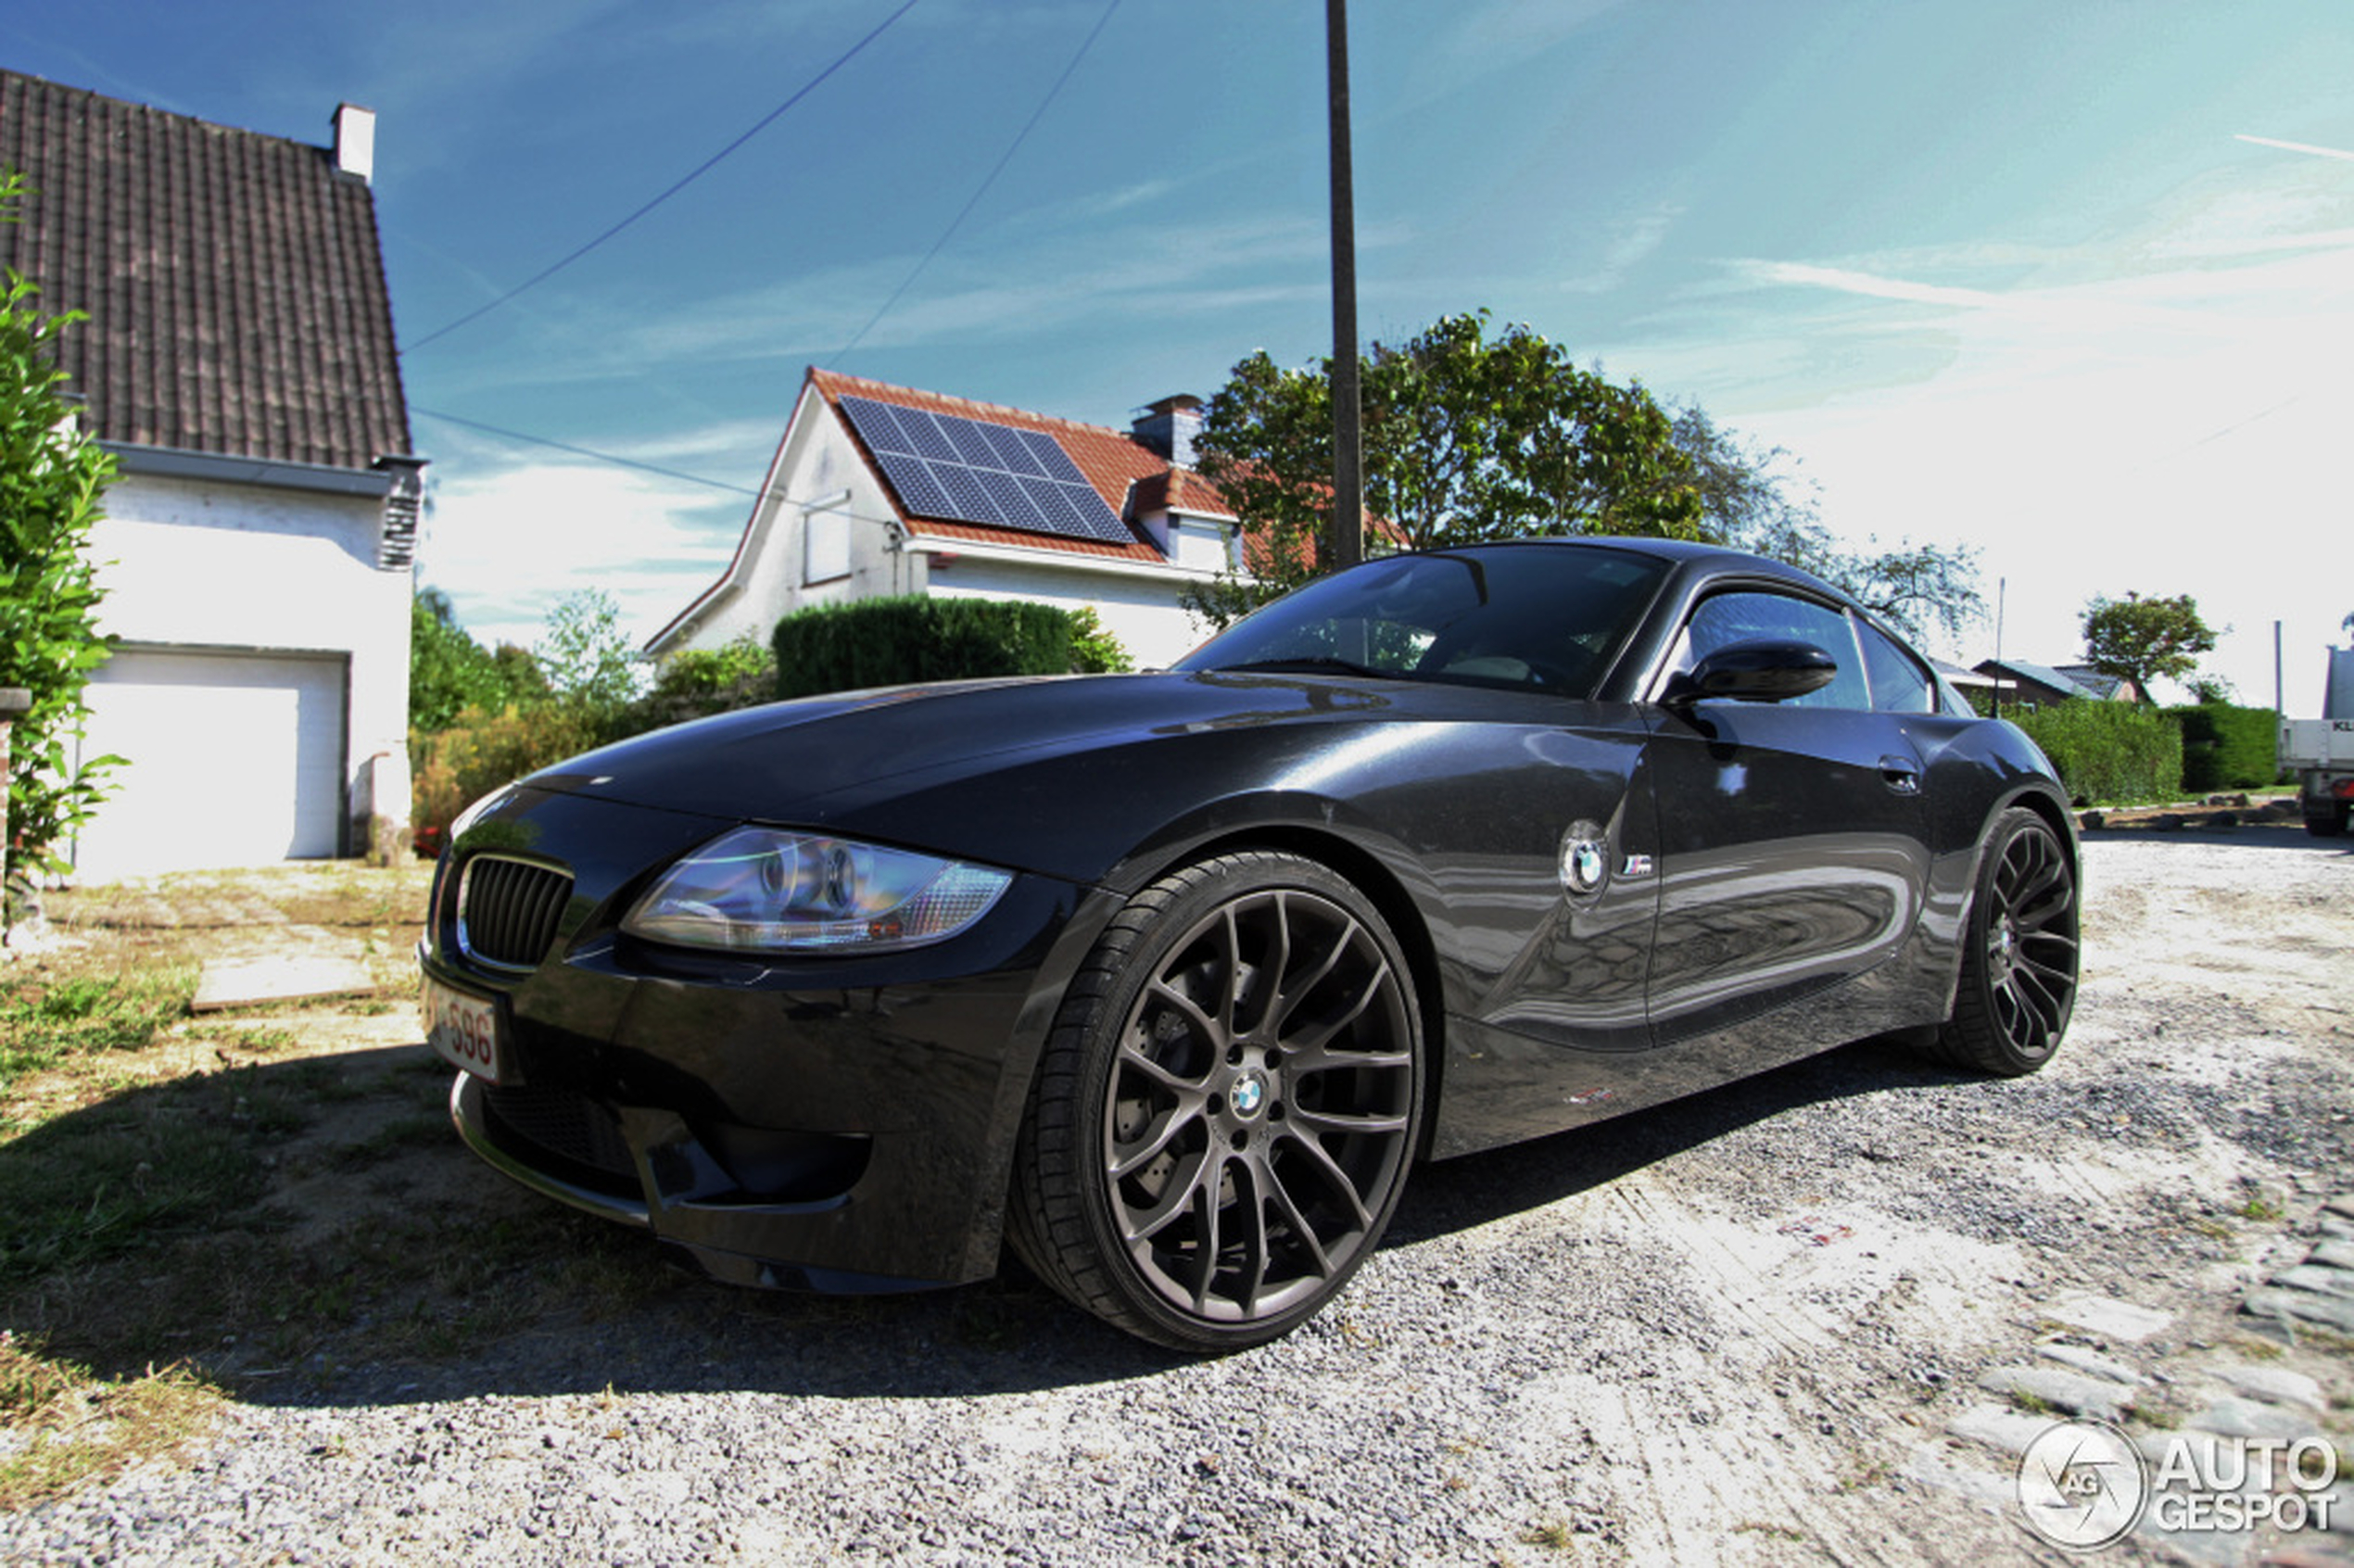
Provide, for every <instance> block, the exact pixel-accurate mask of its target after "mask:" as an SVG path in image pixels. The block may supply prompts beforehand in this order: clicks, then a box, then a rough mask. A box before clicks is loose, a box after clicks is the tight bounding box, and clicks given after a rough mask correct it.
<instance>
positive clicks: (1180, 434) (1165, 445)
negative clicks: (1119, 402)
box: [1129, 392, 1203, 468]
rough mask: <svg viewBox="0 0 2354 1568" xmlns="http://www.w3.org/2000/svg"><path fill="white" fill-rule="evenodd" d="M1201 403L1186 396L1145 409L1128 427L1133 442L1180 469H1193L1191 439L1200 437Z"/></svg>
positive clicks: (1164, 399) (1185, 394) (1150, 405)
mask: <svg viewBox="0 0 2354 1568" xmlns="http://www.w3.org/2000/svg"><path fill="white" fill-rule="evenodd" d="M1202 406H1203V405H1202V400H1201V399H1200V398H1196V397H1195V396H1194V395H1193V394H1192V393H1190V392H1180V393H1178V394H1176V395H1175V396H1174V397H1170V398H1162V399H1161V400H1160V401H1159V402H1158V403H1150V404H1147V405H1145V411H1144V412H1143V413H1141V414H1139V415H1137V416H1136V419H1135V421H1134V423H1133V424H1131V425H1130V426H1129V429H1130V431H1131V432H1132V433H1133V435H1134V436H1135V437H1136V439H1137V440H1139V441H1142V442H1143V443H1144V444H1145V446H1147V447H1150V448H1151V449H1153V450H1154V451H1157V452H1158V453H1159V454H1160V455H1161V456H1163V457H1165V458H1167V459H1168V460H1169V461H1170V462H1173V463H1175V464H1177V465H1178V466H1179V467H1181V468H1191V467H1193V465H1194V437H1195V436H1197V435H1199V434H1200V433H1201V411H1202Z"/></svg>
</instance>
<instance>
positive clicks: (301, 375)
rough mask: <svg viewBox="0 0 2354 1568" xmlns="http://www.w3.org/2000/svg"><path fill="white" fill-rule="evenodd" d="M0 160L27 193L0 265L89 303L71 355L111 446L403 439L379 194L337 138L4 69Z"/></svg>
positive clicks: (317, 445) (364, 451) (66, 357)
mask: <svg viewBox="0 0 2354 1568" xmlns="http://www.w3.org/2000/svg"><path fill="white" fill-rule="evenodd" d="M0 164H5V165H10V166H13V167H15V168H17V169H19V170H22V171H24V174H25V176H26V183H27V185H28V186H29V187H30V194H29V195H28V196H26V197H25V199H24V201H23V203H22V205H21V206H20V208H19V213H20V215H21V218H22V221H21V222H18V223H6V224H0V264H5V265H6V266H9V267H13V268H15V269H16V270H17V271H18V272H21V273H23V274H24V275H25V276H26V277H27V278H29V279H31V280H32V282H33V283H35V284H37V285H40V288H41V295H40V299H39V305H40V308H41V309H42V310H44V311H49V312H53V313H54V312H57V311H63V310H85V311H87V312H89V315H90V320H89V321H88V322H83V323H82V325H80V326H77V327H75V328H74V329H73V330H71V331H70V332H69V333H67V334H66V335H65V338H64V342H63V348H62V353H61V356H60V363H61V365H62V367H63V368H64V369H65V370H66V371H67V373H69V374H70V376H71V378H72V379H71V381H70V383H69V388H68V389H69V390H70V391H73V392H77V393H80V394H81V395H82V397H83V398H85V399H86V400H87V401H86V417H87V427H88V428H89V430H90V431H91V433H92V434H93V435H95V436H97V437H98V438H99V439H101V440H105V441H114V442H122V443H127V444H130V445H135V446H147V447H169V448H178V449H184V450H189V451H198V452H211V453H217V454H221V455H225V456H231V457H249V458H260V459H267V460H271V461H274V462H304V463H322V464H326V465H330V466H333V467H338V468H365V467H367V466H368V465H369V463H370V462H373V460H374V459H375V458H376V457H378V456H379V455H405V454H407V453H408V452H409V450H410V445H409V411H408V404H407V401H406V399H405V398H404V397H403V396H402V393H401V387H400V364H399V359H398V358H397V357H396V350H395V347H394V341H393V332H392V308H391V302H390V299H389V297H388V296H387V295H386V290H385V276H384V261H383V258H382V254H381V252H380V251H379V249H378V247H377V239H376V214H375V202H374V197H373V194H372V193H371V191H370V189H369V187H368V183H367V182H366V181H365V180H362V179H361V178H359V177H358V176H356V175H351V174H345V173H340V172H338V171H337V170H336V168H335V155H334V154H333V152H332V151H331V150H329V149H327V148H325V147H317V146H310V145H305V144H303V143H300V142H293V141H288V140H285V138H282V137H277V136H265V135H260V134H259V133H254V132H250V131H234V130H230V129H228V128H226V127H223V126H219V125H209V124H206V123H205V122H204V121H202V120H192V119H189V118H188V117H187V116H185V115H177V114H167V113H165V112H164V111H163V110H161V109H157V108H150V107H146V106H145V105H142V104H133V103H126V102H123V101H122V100H120V99H118V98H108V97H102V96H100V95H98V94H95V93H89V92H84V91H82V89H80V88H75V87H63V86H59V85H58V84H57V83H56V82H44V81H43V80H41V79H40V78H39V77H33V76H25V75H22V74H20V73H19V72H16V71H9V70H0Z"/></svg>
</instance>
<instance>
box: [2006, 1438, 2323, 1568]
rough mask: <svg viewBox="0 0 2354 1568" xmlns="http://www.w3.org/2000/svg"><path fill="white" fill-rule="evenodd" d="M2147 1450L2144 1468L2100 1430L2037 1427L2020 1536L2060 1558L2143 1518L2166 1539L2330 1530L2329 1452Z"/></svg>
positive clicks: (2198, 1444)
mask: <svg viewBox="0 0 2354 1568" xmlns="http://www.w3.org/2000/svg"><path fill="white" fill-rule="evenodd" d="M2153 1447H2154V1451H2155V1452H2156V1455H2157V1458H2156V1461H2155V1463H2154V1464H2153V1462H2152V1461H2151V1460H2150V1459H2149V1458H2147V1457H2145V1453H2144V1450H2143V1449H2142V1448H2141V1447H2140V1446H2139V1445H2137V1444H2135V1443H2134V1441H2133V1439H2132V1438H2131V1437H2128V1436H2127V1435H2125V1434H2124V1433H2123V1432H2121V1431H2120V1430H2119V1429H2118V1428H2116V1427H2114V1426H2111V1425H2110V1424H2109V1423H2107V1422H2105V1421H2067V1422H2061V1423H2059V1424H2057V1425H2056V1426H2050V1427H2046V1428H2045V1429H2044V1431H2043V1432H2042V1433H2040V1434H2039V1435H2037V1436H2036V1438H2035V1440H2034V1441H2033V1442H2032V1443H2030V1444H2029V1445H2028V1446H2027V1451H2026V1452H2025V1453H2024V1454H2022V1455H2020V1456H2019V1512H2020V1513H2021V1514H2022V1515H2023V1516H2024V1517H2025V1518H2026V1521H2027V1525H2028V1528H2029V1529H2031V1530H2033V1531H2034V1532H2035V1533H2036V1534H2037V1535H2038V1536H2042V1537H2043V1538H2044V1540H2046V1541H2049V1542H2050V1543H2051V1544H2052V1545H2054V1546H2056V1547H2060V1548H2063V1549H2066V1550H2069V1551H2097V1550H2099V1549H2101V1548H2102V1547H2105V1546H2108V1545H2110V1544H2112V1543H2114V1542H2116V1541H2118V1540H2120V1539H2121V1538H2122V1537H2123V1536H2125V1534H2126V1533H2127V1532H2128V1531H2130V1530H2132V1529H2133V1527H2134V1526H2135V1525H2136V1524H2141V1523H2142V1522H2143V1520H2144V1519H2145V1518H2146V1519H2147V1520H2148V1521H2149V1523H2150V1524H2151V1525H2153V1526H2154V1527H2155V1528H2156V1529H2157V1530H2158V1532H2160V1533H2161V1534H2163V1535H2168V1536H2176V1535H2190V1534H2197V1535H2235V1534H2239V1533H2241V1532H2245V1531H2249V1530H2255V1529H2259V1528H2260V1527H2262V1526H2265V1525H2268V1524H2269V1525H2273V1526H2276V1527H2278V1528H2279V1529H2281V1530H2283V1531H2284V1532H2289V1533H2294V1532H2297V1531H2300V1530H2305V1529H2317V1530H2326V1529H2328V1528H2329V1526H2330V1514H2331V1511H2332V1510H2333V1508H2334V1507H2335V1504H2336V1502H2337V1497H2336V1494H2335V1492H2334V1491H2333V1490H2332V1488H2333V1487H2334V1486H2335V1485H2336V1483H2337V1449H2336V1448H2335V1447H2334V1446H2333V1445H2332V1444H2330V1443H2328V1442H2326V1441H2324V1440H2323V1439H2322V1438H2319V1437H2301V1438H2298V1439H2297V1440H2295V1441H2293V1442H2291V1441H2285V1440H2284V1439H2281V1438H2277V1437H2251V1438H2231V1437H2217V1436H2214V1435H2209V1434H2205V1433H2197V1434H2181V1433H2177V1434H2173V1435H2169V1436H2168V1437H2166V1438H2165V1439H2164V1441H2163V1443H2162V1444H2155V1445H2153Z"/></svg>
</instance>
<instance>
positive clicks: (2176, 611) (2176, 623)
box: [2084, 593, 2229, 699]
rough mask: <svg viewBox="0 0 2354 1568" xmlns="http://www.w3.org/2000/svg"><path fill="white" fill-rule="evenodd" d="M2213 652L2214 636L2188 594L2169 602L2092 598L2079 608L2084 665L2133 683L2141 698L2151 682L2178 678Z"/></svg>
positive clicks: (2132, 595)
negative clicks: (2082, 635)
mask: <svg viewBox="0 0 2354 1568" xmlns="http://www.w3.org/2000/svg"><path fill="white" fill-rule="evenodd" d="M2225 629H2226V630H2228V629H2229V628H2228V627H2227V628H2225ZM2214 647H2215V633H2214V631H2213V630H2212V629H2211V628H2209V627H2208V624H2207V623H2206V622H2205V621H2203V620H2201V619H2200V618H2199V613H2198V604H2197V602H2196V601H2195V600H2193V599H2192V598H2191V596H2190V595H2189V594H2187V593H2183V594H2177V595H2175V596H2174V597H2173V598H2171V599H2144V598H2143V597H2142V596H2141V595H2140V594H2137V593H2129V594H2127V595H2126V596H2125V597H2124V598H2123V599H2108V598H2104V597H2099V596H2095V598H2094V600H2093V601H2092V602H2091V603H2089V604H2087V605H2086V606H2085V607H2084V658H2085V661H2086V663H2088V664H2091V665H2092V666H2093V667H2094V668H2095V669H2096V670H2098V671H2100V672H2101V673H2102V674H2103V675H2113V676H2117V677H2120V678H2121V679H2125V680H2130V681H2132V682H2133V685H2134V686H2135V687H2136V688H2137V689H2139V690H2140V692H2141V694H2142V696H2143V697H2144V698H2145V699H2147V698H2148V697H2149V696H2150V683H2151V682H2152V681H2153V680H2156V679H2158V677H2161V676H2162V677H2166V678H2167V679H2169V680H2174V679H2180V678H2181V677H2183V676H2186V675H2188V674H2190V673H2191V671H2192V670H2194V669H2196V667H2197V665H2198V656H2199V655H2200V654H2202V653H2206V652H2209V651H2212V650H2213V649H2214Z"/></svg>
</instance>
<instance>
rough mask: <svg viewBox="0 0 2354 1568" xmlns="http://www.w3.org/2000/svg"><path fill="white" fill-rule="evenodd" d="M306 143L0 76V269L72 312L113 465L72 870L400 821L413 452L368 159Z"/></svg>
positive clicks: (353, 150)
mask: <svg viewBox="0 0 2354 1568" xmlns="http://www.w3.org/2000/svg"><path fill="white" fill-rule="evenodd" d="M333 127H334V142H333V145H326V146H318V145H310V144H308V143H304V142H297V141H291V140H288V139H286V138H285V137H281V136H272V135H264V134H260V133H255V132H251V131H240V130H234V129H231V128H229V127H227V126H221V125H213V124H209V123H207V122H206V121H204V120H196V119H193V118H190V117H189V116H186V115H181V114H170V113H166V112H165V111H163V110H161V109H158V108H153V107H148V106H146V105H144V104H136V103H130V102H126V101H124V100H121V99H119V98H109V97H106V96H104V95H100V94H96V93H92V92H88V91H85V90H83V89H81V88H77V87H68V86H62V85H60V84H58V83H57V82H47V81H44V80H42V79H41V78H39V77H33V76H27V75H24V74H22V73H21V72H17V71H8V70H0V164H6V165H9V166H12V167H14V168H17V169H19V170H21V171H23V172H24V174H25V176H26V183H27V185H28V187H29V190H28V194H27V196H25V198H24V200H23V202H22V204H21V206H20V208H19V220H20V221H18V222H14V223H6V224H0V265H5V266H7V267H10V268H13V269H14V270H16V271H17V272H20V273H22V274H23V275H24V276H25V277H27V278H29V279H30V280H32V283H33V284H35V285H37V286H38V287H39V288H40V291H41V292H40V296H39V298H38V301H37V303H38V306H39V308H40V309H41V310H44V311H46V312H49V313H52V314H56V313H61V312H63V311H66V310H82V311H85V312H87V313H88V317H89V319H88V320H87V321H86V322H82V323H81V324H80V325H78V326H75V327H73V328H71V329H70V331H68V332H67V333H66V335H64V338H63V340H62V345H61V350H60V354H59V368H60V369H62V370H64V371H65V372H66V373H67V375H68V378H69V379H68V381H67V383H66V390H67V391H69V392H70V393H71V394H73V395H74V396H76V397H78V398H80V400H81V404H82V423H83V426H84V429H85V430H86V431H87V432H88V433H89V434H90V435H91V436H93V437H94V438H95V439H96V440H97V441H98V442H99V443H100V444H101V445H102V446H104V447H105V448H106V449H108V451H110V452H112V453H113V454H114V456H115V458H116V460H117V462H118V465H119V472H120V477H118V479H117V480H116V482H115V483H114V484H113V485H112V486H110V487H108V490H107V493H106V497H105V501H104V506H105V511H106V517H105V519H104V521H102V522H101V523H99V524H98V525H97V527H96V528H95V530H94V533H93V536H92V539H91V546H90V549H91V554H92V556H93V558H94V559H95V561H96V562H97V563H98V566H97V579H98V584H99V586H100V587H101V588H103V589H104V590H105V593H106V598H105V600H104V601H102V602H101V603H100V605H99V606H98V621H99V629H100V630H101V631H103V632H106V633H109V634H111V635H112V636H113V637H114V638H115V639H116V641H115V644H114V651H113V654H112V656H111V657H110V658H109V659H108V661H107V663H106V664H102V665H101V666H99V668H98V670H97V672H96V674H95V676H94V677H93V679H92V683H91V685H90V687H89V689H88V692H87V701H88V703H89V706H90V709H91V716H90V720H89V724H88V726H87V729H86V732H85V734H84V737H83V740H82V753H83V755H84V756H90V757H95V756H104V755H109V754H111V755H116V756H120V757H122V758H124V759H126V762H125V765H124V766H123V767H122V768H120V770H119V771H117V772H116V773H115V774H113V775H112V776H111V777H112V779H113V783H114V793H113V794H112V795H111V796H110V797H109V798H108V800H107V801H106V802H105V803H103V804H102V805H101V806H100V808H99V810H98V813H97V816H96V818H95V820H94V821H93V822H92V823H90V824H89V825H88V826H87V827H86V828H84V829H83V831H82V834H81V836H80V838H79V840H78V841H77V842H76V843H75V844H74V846H73V854H74V860H75V864H76V866H78V867H79V868H80V870H81V871H82V873H83V874H84V875H85V876H112V875H120V874H129V873H146V872H152V871H163V870H171V869H178V868H184V867H191V866H241V865H253V864H258V863H262V862H268V861H275V860H283V859H287V858H306V857H318V856H332V855H342V854H360V853H361V852H363V851H368V850H371V849H372V848H373V849H374V850H376V851H378V852H379V853H386V854H388V853H391V851H392V850H393V849H394V848H396V847H397V844H398V838H399V834H400V832H401V831H403V830H404V829H405V828H406V827H407V824H408V817H409V769H408V714H409V600H410V591H411V581H410V579H411V559H412V557H413V555H414V552H415V546H416V533H417V522H418V514H419V512H420V510H421V507H422V504H423V500H424V475H423V470H424V459H422V458H420V457H417V456H415V455H414V453H413V451H412V449H411V445H410V433H409V412H408V404H407V401H406V399H405V398H404V396H403V393H402V390H401V384H400V362H399V354H398V350H397V348H396V347H395V344H394V340H393V327H392V308H391V303H390V299H389V297H388V295H387V293H386V287H385V273H384V262H383V259H382V256H381V254H380V251H379V247H378V243H377V235H376V215H375V203H374V196H373V190H372V187H371V184H370V181H371V178H372V175H373V159H374V146H375V117H374V115H373V114H372V113H371V112H370V111H368V110H367V109H364V108H360V107H355V106H352V105H348V104H347V105H344V106H342V107H339V108H337V109H336V110H335V115H334V119H333Z"/></svg>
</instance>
